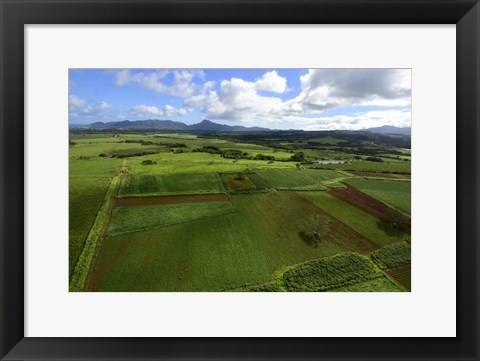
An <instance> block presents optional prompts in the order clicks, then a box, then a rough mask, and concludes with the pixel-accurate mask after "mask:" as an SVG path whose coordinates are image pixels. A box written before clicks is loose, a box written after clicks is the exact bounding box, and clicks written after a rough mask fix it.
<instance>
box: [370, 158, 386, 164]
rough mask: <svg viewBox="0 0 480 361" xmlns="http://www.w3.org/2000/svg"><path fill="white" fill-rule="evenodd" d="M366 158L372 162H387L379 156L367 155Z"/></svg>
mask: <svg viewBox="0 0 480 361" xmlns="http://www.w3.org/2000/svg"><path fill="white" fill-rule="evenodd" d="M365 160H369V161H370V162H378V163H383V162H385V161H384V160H383V159H382V158H379V157H367V158H365Z"/></svg>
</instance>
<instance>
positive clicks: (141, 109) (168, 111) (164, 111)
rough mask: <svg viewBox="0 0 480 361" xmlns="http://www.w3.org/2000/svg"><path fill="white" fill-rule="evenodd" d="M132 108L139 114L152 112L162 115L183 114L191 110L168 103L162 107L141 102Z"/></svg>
mask: <svg viewBox="0 0 480 361" xmlns="http://www.w3.org/2000/svg"><path fill="white" fill-rule="evenodd" d="M133 110H134V111H135V112H137V113H141V114H152V115H158V116H162V117H172V116H184V115H187V114H188V113H190V112H191V111H192V109H183V108H175V107H173V106H171V105H169V104H167V105H165V106H164V107H163V108H157V107H155V106H152V105H144V104H141V105H136V106H134V107H133Z"/></svg>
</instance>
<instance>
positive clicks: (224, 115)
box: [185, 78, 282, 121]
mask: <svg viewBox="0 0 480 361" xmlns="http://www.w3.org/2000/svg"><path fill="white" fill-rule="evenodd" d="M185 104H186V105H187V106H190V107H199V108H201V110H202V111H203V112H204V113H205V114H206V115H207V116H208V117H210V118H212V119H226V120H237V121H248V120H250V119H252V118H256V117H259V116H265V115H271V114H275V113H278V112H279V111H280V110H281V108H282V100H281V99H280V98H278V97H269V96H262V95H260V94H258V92H257V85H256V83H254V82H248V81H245V80H243V79H239V78H232V79H230V80H223V81H222V82H221V83H220V90H218V91H215V90H212V91H209V92H208V94H201V95H196V96H193V97H190V98H188V99H186V100H185Z"/></svg>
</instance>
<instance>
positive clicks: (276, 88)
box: [255, 70, 287, 93]
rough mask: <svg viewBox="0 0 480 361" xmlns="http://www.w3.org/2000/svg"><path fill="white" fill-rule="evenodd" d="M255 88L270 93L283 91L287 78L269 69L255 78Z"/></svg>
mask: <svg viewBox="0 0 480 361" xmlns="http://www.w3.org/2000/svg"><path fill="white" fill-rule="evenodd" d="M255 88H256V89H257V90H265V91H269V92H272V93H283V92H285V90H286V89H287V79H286V78H284V77H282V76H279V75H278V74H277V72H276V71H275V70H273V71H269V72H267V73H265V74H263V75H262V77H261V78H259V79H256V81H255Z"/></svg>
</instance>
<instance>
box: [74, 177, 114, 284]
mask: <svg viewBox="0 0 480 361" xmlns="http://www.w3.org/2000/svg"><path fill="white" fill-rule="evenodd" d="M110 181H111V179H110V178H96V177H95V178H84V177H82V178H70V188H69V195H70V197H69V208H70V227H69V238H70V242H69V262H68V264H69V270H70V275H71V273H72V271H73V268H74V267H75V264H76V263H77V260H78V257H79V256H80V253H81V252H82V249H83V246H84V244H85V239H86V238H87V235H88V233H89V232H90V228H92V225H93V222H94V221H95V218H96V216H97V212H98V210H99V209H100V206H101V205H102V201H103V197H104V196H105V193H106V192H107V189H108V185H109V184H110Z"/></svg>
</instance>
